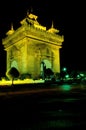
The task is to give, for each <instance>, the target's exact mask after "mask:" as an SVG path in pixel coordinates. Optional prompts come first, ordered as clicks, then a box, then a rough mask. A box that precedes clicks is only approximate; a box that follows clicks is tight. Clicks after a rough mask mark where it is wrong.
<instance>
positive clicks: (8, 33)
mask: <svg viewBox="0 0 86 130" xmlns="http://www.w3.org/2000/svg"><path fill="white" fill-rule="evenodd" d="M13 33H14V29H13V23H11V29H10V30H9V31H8V32H7V33H6V35H11V34H13Z"/></svg>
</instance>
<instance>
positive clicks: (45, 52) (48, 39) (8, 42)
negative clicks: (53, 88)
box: [2, 15, 64, 78]
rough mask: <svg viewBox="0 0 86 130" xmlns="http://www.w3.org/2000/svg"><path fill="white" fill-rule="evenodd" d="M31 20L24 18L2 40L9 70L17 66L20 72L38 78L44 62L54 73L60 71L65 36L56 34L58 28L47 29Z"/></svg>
mask: <svg viewBox="0 0 86 130" xmlns="http://www.w3.org/2000/svg"><path fill="white" fill-rule="evenodd" d="M31 16H33V15H31ZM30 20H31V21H32V22H31V21H30ZM30 20H29V19H26V18H25V19H24V20H22V22H21V23H22V25H21V26H20V27H19V28H18V29H17V30H16V31H14V30H13V28H12V30H9V31H8V33H7V34H8V36H7V37H6V38H4V39H3V41H2V44H3V45H4V48H5V50H6V51H7V71H8V70H9V69H10V68H11V67H16V68H17V69H18V70H19V72H20V74H26V73H28V74H31V75H32V78H34V77H37V78H38V77H39V76H40V74H41V63H42V62H44V63H45V64H46V67H47V68H48V67H49V68H50V69H52V71H53V72H54V73H60V48H61V45H62V42H63V41H64V38H63V36H60V35H58V34H55V33H54V32H56V31H57V30H56V29H54V28H53V27H52V28H51V29H50V30H53V31H50V30H46V27H43V26H41V25H40V24H39V23H38V22H37V21H33V20H32V19H30ZM27 21H28V22H31V23H30V24H29V23H28V22H27ZM32 24H33V25H32ZM10 31H11V33H9V32H10Z"/></svg>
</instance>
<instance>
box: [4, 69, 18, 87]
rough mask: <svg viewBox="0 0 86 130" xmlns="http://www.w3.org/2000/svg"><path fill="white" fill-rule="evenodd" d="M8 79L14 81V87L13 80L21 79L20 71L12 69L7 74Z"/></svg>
mask: <svg viewBox="0 0 86 130" xmlns="http://www.w3.org/2000/svg"><path fill="white" fill-rule="evenodd" d="M6 75H7V77H8V78H9V79H12V86H13V80H14V79H15V78H18V77H19V71H18V70H17V69H16V68H15V67H12V68H11V69H10V70H9V71H8V72H7V73H6Z"/></svg>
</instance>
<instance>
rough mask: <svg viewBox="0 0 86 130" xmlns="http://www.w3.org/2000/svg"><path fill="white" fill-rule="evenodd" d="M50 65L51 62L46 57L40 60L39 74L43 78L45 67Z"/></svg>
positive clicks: (49, 67) (47, 67) (48, 67)
mask: <svg viewBox="0 0 86 130" xmlns="http://www.w3.org/2000/svg"><path fill="white" fill-rule="evenodd" d="M51 67H52V65H51V62H50V61H49V60H47V59H44V60H42V62H41V76H42V78H43V79H44V78H45V74H44V73H45V70H46V69H51Z"/></svg>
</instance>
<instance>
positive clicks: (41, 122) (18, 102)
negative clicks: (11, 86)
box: [0, 88, 86, 130]
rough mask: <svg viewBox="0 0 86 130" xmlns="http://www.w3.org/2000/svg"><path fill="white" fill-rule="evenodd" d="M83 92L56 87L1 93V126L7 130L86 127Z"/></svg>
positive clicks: (85, 96) (85, 107)
mask: <svg viewBox="0 0 86 130" xmlns="http://www.w3.org/2000/svg"><path fill="white" fill-rule="evenodd" d="M85 92H86V91H84V89H83V91H80V90H76V91H75V90H71V91H62V90H61V91H60V90H59V88H52V89H48V88H47V89H43V88H41V89H37V90H34V89H31V90H28V91H27V90H25V91H19V90H18V91H11V92H9V91H8V92H6V91H4V92H1V93H3V94H4V95H2V96H0V118H1V124H0V127H2V125H3V124H4V125H3V129H4V127H7V129H9V130H51V129H53V130H54V129H55V130H57V128H58V129H59V128H60V129H61V128H63V129H64V128H68V129H69V128H80V127H81V128H82V129H83V127H86V105H85V103H86V93H85ZM5 124H6V125H5Z"/></svg>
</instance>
